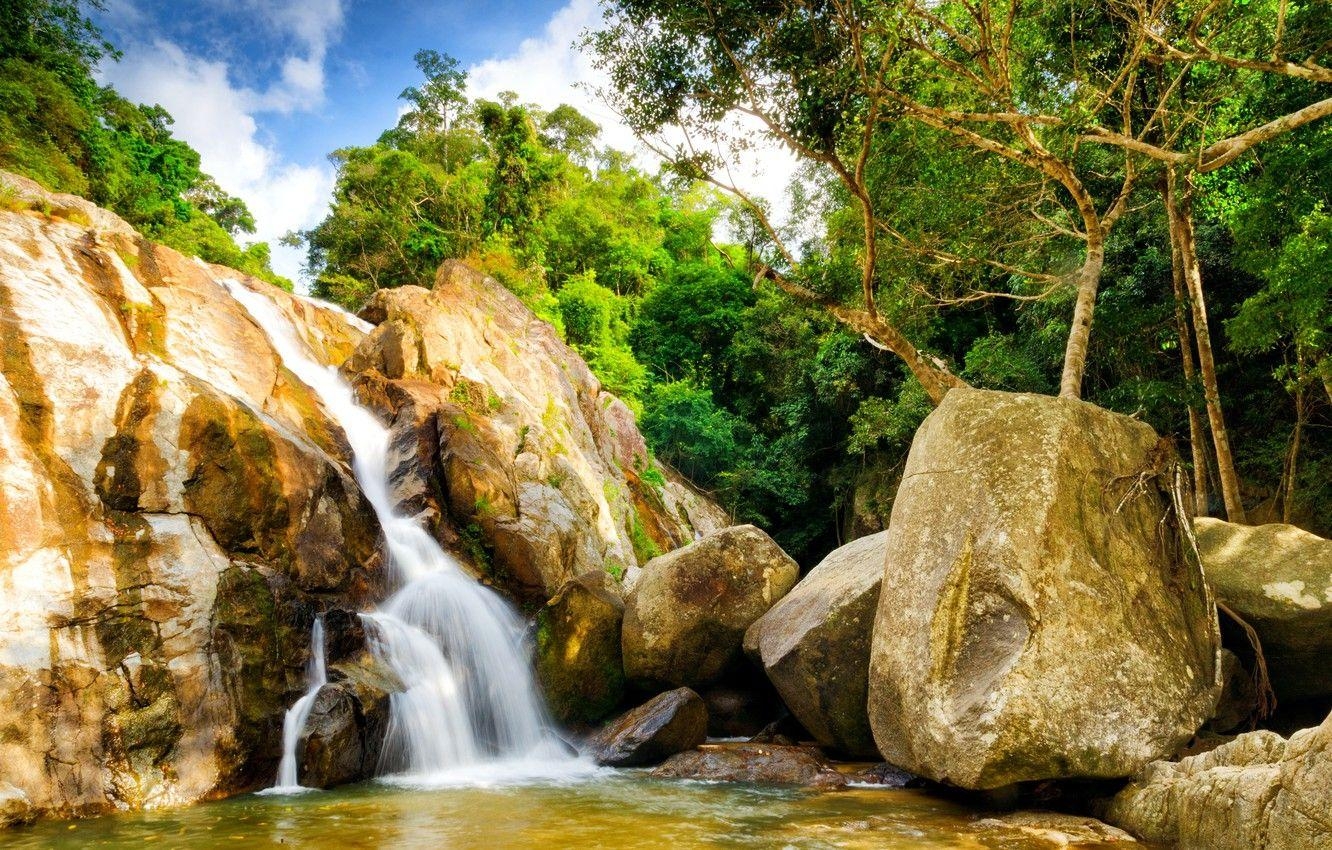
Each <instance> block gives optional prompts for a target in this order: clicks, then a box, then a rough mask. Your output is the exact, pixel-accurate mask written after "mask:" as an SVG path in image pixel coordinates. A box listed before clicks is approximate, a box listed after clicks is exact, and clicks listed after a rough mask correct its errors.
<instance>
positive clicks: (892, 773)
mask: <svg viewBox="0 0 1332 850" xmlns="http://www.w3.org/2000/svg"><path fill="white" fill-rule="evenodd" d="M849 778H850V780H851V781H852V782H857V783H860V784H862V785H882V786H883V787H885V788H907V787H914V786H917V785H922V784H924V783H923V781H922V780H921V779H920V777H918V776H916V775H915V774H913V773H907V772H906V771H905V770H902V769H900V768H896V767H893V766H892V765H891V764H888V763H887V762H884V763H882V764H876V765H874V766H873V767H871V768H869V769H867V770H862V771H861V772H860V773H855V774H852V775H851V776H850V777H849Z"/></svg>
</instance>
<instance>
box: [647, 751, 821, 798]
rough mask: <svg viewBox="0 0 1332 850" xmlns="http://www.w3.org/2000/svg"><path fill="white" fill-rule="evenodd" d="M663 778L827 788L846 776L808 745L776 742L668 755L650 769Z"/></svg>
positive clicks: (654, 774)
mask: <svg viewBox="0 0 1332 850" xmlns="http://www.w3.org/2000/svg"><path fill="white" fill-rule="evenodd" d="M652 775H653V776H656V777H659V778H666V779H697V780H702V781H705V782H758V783H763V784H770V785H801V786H804V787H807V788H819V789H823V790H829V789H833V788H842V787H845V786H846V783H847V779H846V777H844V776H842V774H840V773H838V772H837V769H836V768H834V767H833V766H832V764H831V763H829V761H828V760H827V759H825V758H823V757H822V756H820V755H819V754H818V753H817V752H815V751H813V750H811V749H809V748H808V747H792V746H782V745H775V744H735V745H725V746H709V747H703V748H701V749H697V750H690V751H688V752H683V753H679V754H678V755H674V756H671V757H670V758H669V759H667V760H666V761H665V762H663V763H662V764H661V765H660V766H658V767H657V768H655V769H654V770H653V771H652Z"/></svg>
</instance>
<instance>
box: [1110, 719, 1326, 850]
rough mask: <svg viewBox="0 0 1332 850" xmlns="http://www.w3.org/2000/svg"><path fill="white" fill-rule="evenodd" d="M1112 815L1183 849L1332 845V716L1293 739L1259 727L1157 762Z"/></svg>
mask: <svg viewBox="0 0 1332 850" xmlns="http://www.w3.org/2000/svg"><path fill="white" fill-rule="evenodd" d="M1106 819H1107V820H1109V821H1110V822H1111V823H1114V824H1117V825H1119V826H1121V827H1123V828H1125V829H1127V830H1129V831H1131V832H1133V833H1136V834H1137V835H1139V836H1141V837H1143V838H1145V839H1146V840H1148V841H1157V842H1162V843H1166V844H1170V845H1171V846H1177V847H1179V848H1180V850H1250V848H1254V847H1262V848H1264V850H1317V848H1332V716H1329V718H1328V719H1327V720H1325V721H1324V722H1323V724H1322V725H1321V726H1318V727H1316V728H1312V729H1303V730H1301V731H1299V732H1296V733H1295V734H1294V735H1292V736H1291V737H1290V739H1289V740H1286V739H1284V738H1282V737H1281V736H1280V735H1277V734H1276V733H1275V732H1270V731H1267V730H1260V731H1258V732H1250V733H1248V734H1246V735H1241V736H1239V737H1238V738H1235V739H1234V740H1233V741H1230V742H1229V743H1226V744H1222V745H1221V746H1219V747H1217V748H1216V749H1214V750H1211V751H1210V752H1207V753H1203V754H1201V755H1196V756H1190V757H1188V758H1184V759H1181V760H1180V761H1178V762H1166V761H1160V762H1154V763H1152V764H1151V765H1149V766H1148V767H1147V768H1146V769H1145V770H1144V771H1143V772H1142V774H1141V775H1140V776H1138V777H1137V778H1136V779H1135V780H1134V781H1133V782H1132V783H1131V784H1130V785H1129V786H1128V787H1127V788H1125V789H1124V790H1123V791H1121V792H1120V793H1119V794H1118V795H1117V796H1116V797H1115V798H1114V800H1113V801H1112V802H1111V804H1110V807H1109V810H1108V812H1107V814H1106Z"/></svg>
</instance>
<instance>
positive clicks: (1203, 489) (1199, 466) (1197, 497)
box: [1169, 227, 1207, 516]
mask: <svg viewBox="0 0 1332 850" xmlns="http://www.w3.org/2000/svg"><path fill="white" fill-rule="evenodd" d="M1169 231H1170V271H1171V278H1172V282H1173V283H1174V286H1175V326H1176V327H1177V328H1178V329H1179V356H1180V359H1181V360H1182V361H1183V368H1184V380H1185V382H1187V383H1188V385H1189V389H1190V392H1192V389H1193V387H1194V386H1195V382H1196V380H1197V374H1198V373H1197V371H1196V370H1195V369H1194V367H1193V339H1192V335H1191V334H1190V333H1189V320H1188V317H1187V316H1186V315H1185V313H1184V304H1185V302H1186V301H1187V298H1186V296H1185V295H1184V264H1183V263H1182V262H1181V261H1180V257H1179V240H1178V239H1176V235H1177V230H1176V228H1174V227H1171V228H1169ZM1188 411H1189V453H1190V454H1191V455H1193V514H1194V516H1207V442H1206V439H1207V438H1206V436H1205V435H1204V434H1203V426H1202V416H1200V415H1199V413H1198V406H1197V405H1195V404H1194V403H1193V400H1192V399H1190V400H1189V402H1188Z"/></svg>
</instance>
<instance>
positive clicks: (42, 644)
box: [0, 175, 379, 814]
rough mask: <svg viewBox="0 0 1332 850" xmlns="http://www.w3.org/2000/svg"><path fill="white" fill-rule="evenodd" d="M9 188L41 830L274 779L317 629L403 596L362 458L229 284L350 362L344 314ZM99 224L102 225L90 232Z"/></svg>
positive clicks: (319, 347)
mask: <svg viewBox="0 0 1332 850" xmlns="http://www.w3.org/2000/svg"><path fill="white" fill-rule="evenodd" d="M0 182H6V183H9V184H10V185H11V186H14V187H16V191H17V193H18V194H19V195H20V196H25V197H30V198H34V199H37V200H40V201H41V205H42V206H44V207H45V208H49V209H50V210H51V211H52V214H53V215H52V217H49V218H48V217H47V216H45V215H41V214H38V213H34V212H0V328H3V332H0V355H2V359H0V494H2V495H0V764H3V765H4V776H5V779H6V780H8V781H9V782H12V783H13V784H14V785H15V786H17V787H18V788H19V789H21V790H22V791H23V792H24V794H25V796H26V797H27V799H28V801H29V803H30V804H31V806H32V809H33V811H35V812H38V813H59V814H82V813H90V812H94V811H101V810H105V809H108V808H112V807H117V808H124V807H139V806H145V805H155V806H156V805H167V804H173V803H182V802H188V801H191V800H195V799H198V798H200V797H202V796H204V795H206V794H215V793H222V792H226V791H229V790H235V789H239V788H244V787H250V786H252V785H254V784H255V783H259V782H267V781H271V777H272V775H273V771H274V768H275V766H276V762H277V758H278V748H279V747H280V740H281V721H282V714H283V711H284V709H285V708H286V706H287V705H288V704H290V702H291V701H292V700H293V699H294V698H295V696H296V695H298V694H299V693H300V690H301V685H302V671H303V668H304V665H305V662H306V659H307V658H308V648H307V645H308V635H309V627H310V623H311V621H312V619H313V616H314V614H315V612H316V611H317V610H320V609H322V608H325V607H328V606H329V605H332V604H345V605H347V606H349V607H360V606H361V605H363V604H365V603H366V602H367V601H368V600H369V599H370V598H372V597H374V596H376V595H377V594H378V592H379V588H378V583H379V579H378V574H379V566H378V561H379V555H378V552H379V530H378V527H377V526H376V524H375V522H374V519H373V515H372V513H371V512H370V510H369V509H368V506H367V505H366V503H365V501H364V499H363V497H362V495H361V493H360V490H359V489H358V488H357V486H356V484H355V481H354V480H353V478H352V475H351V472H350V470H349V467H348V460H349V458H348V451H347V448H346V444H345V439H344V437H343V435H342V433H341V432H340V430H339V429H338V428H337V426H336V425H335V424H334V423H333V422H332V421H331V420H330V419H329V418H328V417H327V416H326V415H325V414H324V412H323V411H322V409H321V408H320V406H319V404H318V402H317V401H316V399H315V397H314V395H313V394H312V393H311V392H310V391H309V390H308V389H307V388H306V387H305V386H303V385H302V384H300V383H299V382H298V381H297V380H296V379H294V378H293V377H292V376H291V375H290V373H288V372H287V371H286V370H285V369H284V368H283V367H282V366H281V364H280V362H279V359H278V357H277V355H276V354H275V352H274V350H273V348H272V346H271V345H270V344H269V341H268V339H267V338H266V337H265V335H264V334H263V332H262V331H261V330H260V329H259V328H258V327H257V326H256V325H255V324H254V323H253V322H252V321H251V320H250V319H249V317H248V315H247V314H246V313H245V312H244V311H243V310H242V308H241V307H240V306H239V305H238V304H237V303H236V302H235V301H234V300H233V299H232V298H231V297H230V296H229V295H228V293H227V291H226V290H225V289H224V288H223V286H222V284H221V283H220V280H222V279H226V278H229V279H233V280H237V281H239V282H240V283H241V284H242V285H244V286H249V287H252V288H262V289H264V291H265V294H267V295H268V296H270V297H271V298H272V299H273V300H274V301H275V303H276V304H277V305H278V307H279V309H281V310H282V311H284V312H285V313H287V315H288V316H290V317H292V318H293V319H294V320H295V322H296V324H297V325H298V327H299V329H300V333H301V335H302V336H303V337H304V339H305V341H306V342H307V343H308V344H309V345H310V346H311V347H312V349H313V350H314V351H315V352H317V353H318V354H319V355H320V356H321V357H323V358H325V359H326V360H327V361H328V362H331V363H335V362H341V360H342V359H343V358H344V357H346V356H347V354H349V353H350V352H351V350H352V349H353V348H354V347H355V346H356V344H357V343H358V342H359V340H360V338H361V335H362V331H361V330H360V329H359V327H358V323H356V322H355V321H354V320H349V319H348V317H346V316H344V315H343V314H341V313H339V312H338V311H335V310H332V309H327V308H324V307H320V306H317V305H315V304H314V303H313V302H309V301H307V300H304V299H300V298H297V297H294V296H291V295H288V294H286V293H284V292H281V291H279V290H276V289H274V288H272V287H269V286H268V285H267V284H263V283H260V282H258V281H253V280H245V279H243V278H242V276H241V275H239V274H238V273H236V272H232V271H230V270H227V269H221V268H216V267H209V266H205V265H204V264H202V263H199V262H198V261H195V260H190V259H187V258H185V257H182V256H181V255H179V254H177V253H175V252H174V251H170V250H168V249H165V248H162V247H160V246H156V245H153V244H151V243H148V242H146V241H143V240H142V239H140V238H139V237H138V236H137V235H136V234H135V233H134V232H133V231H132V230H131V229H130V228H129V227H128V226H127V225H125V224H124V222H122V221H120V220H119V219H117V218H115V217H114V216H112V215H111V214H110V213H106V212H104V211H99V210H97V209H96V208H95V207H91V205H88V204H87V203H86V202H82V201H79V200H78V199H73V198H69V197H68V196H56V195H48V194H46V193H43V192H41V190H40V189H38V188H36V187H35V185H34V184H31V182H30V181H22V180H10V179H9V178H7V177H4V176H2V175H0ZM90 223H91V225H92V226H91V227H90V226H89V224H90Z"/></svg>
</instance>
